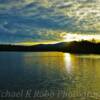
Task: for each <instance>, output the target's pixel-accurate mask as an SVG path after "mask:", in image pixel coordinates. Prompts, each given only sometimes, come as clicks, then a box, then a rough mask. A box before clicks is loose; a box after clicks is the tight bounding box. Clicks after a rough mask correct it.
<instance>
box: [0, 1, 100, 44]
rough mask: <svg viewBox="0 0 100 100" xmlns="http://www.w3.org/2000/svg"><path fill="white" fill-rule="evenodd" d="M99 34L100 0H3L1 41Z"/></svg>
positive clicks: (0, 25)
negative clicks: (70, 34)
mask: <svg viewBox="0 0 100 100" xmlns="http://www.w3.org/2000/svg"><path fill="white" fill-rule="evenodd" d="M63 33H64V34H65V33H66V34H67V33H73V34H74V33H77V34H100V0H0V42H18V41H27V40H32V41H42V40H60V39H62V34H63Z"/></svg>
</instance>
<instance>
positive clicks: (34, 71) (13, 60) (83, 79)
mask: <svg viewBox="0 0 100 100" xmlns="http://www.w3.org/2000/svg"><path fill="white" fill-rule="evenodd" d="M0 98H1V100H4V99H6V100H83V99H84V100H99V99H100V55H75V54H69V53H60V52H0Z"/></svg>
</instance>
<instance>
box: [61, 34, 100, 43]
mask: <svg viewBox="0 0 100 100" xmlns="http://www.w3.org/2000/svg"><path fill="white" fill-rule="evenodd" d="M63 38H64V40H65V41H81V40H89V41H93V40H94V41H96V42H99V41H100V35H82V34H67V35H65V36H63Z"/></svg>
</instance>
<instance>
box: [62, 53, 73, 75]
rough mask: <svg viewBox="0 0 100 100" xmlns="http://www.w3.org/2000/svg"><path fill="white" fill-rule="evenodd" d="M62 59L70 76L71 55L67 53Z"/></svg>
mask: <svg viewBox="0 0 100 100" xmlns="http://www.w3.org/2000/svg"><path fill="white" fill-rule="evenodd" d="M64 55H65V56H64V59H65V67H66V70H67V72H68V74H71V72H72V62H71V55H70V54H69V53H65V54H64Z"/></svg>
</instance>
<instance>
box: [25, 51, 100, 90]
mask: <svg viewBox="0 0 100 100" xmlns="http://www.w3.org/2000/svg"><path fill="white" fill-rule="evenodd" d="M24 63H25V65H26V69H27V70H29V71H32V70H35V72H36V73H37V75H38V76H39V77H38V78H40V79H43V77H47V79H48V80H47V82H48V81H52V82H55V80H58V79H60V80H63V79H64V80H66V81H65V82H64V81H61V82H62V83H59V82H57V81H56V84H61V85H62V87H63V88H64V89H65V88H68V87H69V88H73V86H74V90H76V89H77V88H80V90H82V89H83V91H84V90H85V91H91V90H94V91H99V90H100V56H95V55H94V56H93V55H92V56H91V55H87V56H85V55H73V54H69V53H58V52H42V53H41V52H40V53H39V52H38V53H28V54H25V55H24ZM68 77H70V78H68ZM68 82H70V84H69V83H68ZM66 85H68V86H66Z"/></svg>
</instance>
